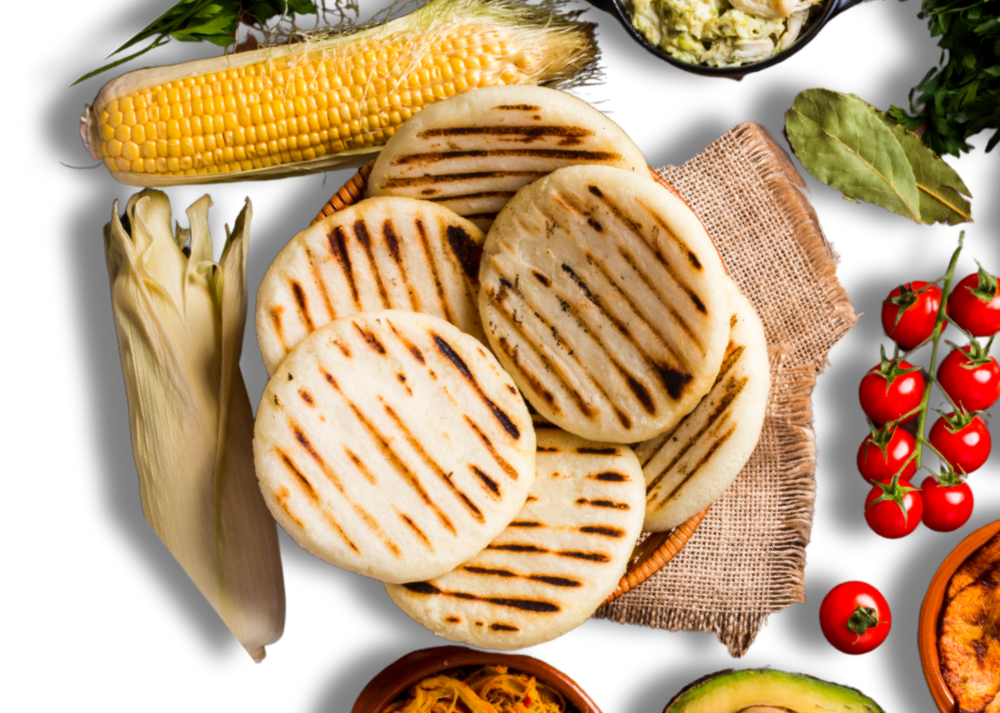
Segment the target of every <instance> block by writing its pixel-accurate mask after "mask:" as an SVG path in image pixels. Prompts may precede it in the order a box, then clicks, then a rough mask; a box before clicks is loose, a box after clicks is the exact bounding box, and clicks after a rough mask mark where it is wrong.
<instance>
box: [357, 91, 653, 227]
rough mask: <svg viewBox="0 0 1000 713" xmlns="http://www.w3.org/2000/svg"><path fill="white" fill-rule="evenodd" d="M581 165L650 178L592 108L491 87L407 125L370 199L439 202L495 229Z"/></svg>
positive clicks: (391, 146) (381, 165)
mask: <svg viewBox="0 0 1000 713" xmlns="http://www.w3.org/2000/svg"><path fill="white" fill-rule="evenodd" d="M581 163H597V164H606V165H609V166H617V167H618V168H622V169H628V170H630V171H635V172H637V174H638V175H641V176H643V177H646V174H647V171H648V169H647V167H646V160H645V159H644V158H643V156H642V152H641V151H639V148H638V147H637V146H636V145H635V144H634V143H633V142H632V140H631V139H630V138H629V137H628V136H627V135H626V134H625V132H624V131H622V130H621V128H620V127H619V126H618V125H617V124H615V123H614V122H613V121H611V120H610V119H608V118H607V117H606V116H604V114H602V113H601V112H599V111H597V109H594V108H593V107H592V106H590V105H589V104H587V102H585V101H582V100H580V99H577V98H576V97H574V96H571V95H569V94H566V93H565V92H560V91H557V90H555V89H546V88H544V87H533V86H527V85H517V86H509V87H488V88H484V89H477V90H476V91H474V92H469V93H468V94H462V95H459V96H456V97H453V98H452V99H449V100H447V101H444V102H441V103H439V104H432V105H430V106H428V107H426V108H425V109H424V110H423V111H421V112H420V113H419V114H418V115H416V116H415V117H413V118H412V119H410V120H409V121H408V122H406V123H405V124H403V126H402V127H400V129H399V130H398V131H397V132H396V133H395V134H394V135H393V137H392V138H391V139H389V141H388V143H387V144H386V146H385V148H384V149H383V150H382V153H381V154H379V157H378V159H377V160H376V161H375V167H374V168H373V170H372V173H371V176H370V177H369V178H368V193H367V195H369V196H381V195H397V196H411V197H413V198H423V199H425V200H430V201H434V202H436V203H439V204H441V205H444V206H447V207H448V208H451V209H452V210H453V211H455V212H456V213H458V214H459V215H464V216H465V217H466V218H468V219H469V220H471V221H472V222H473V223H475V224H476V225H478V226H479V227H481V228H482V229H483V230H488V229H489V226H490V224H491V223H492V222H493V219H494V218H495V217H496V215H497V213H498V212H499V211H500V209H501V208H503V206H504V204H505V203H506V202H507V201H508V200H510V199H511V197H512V196H513V195H514V193H516V192H517V190H518V189H519V188H521V186H524V185H525V184H527V183H531V182H532V181H534V180H536V179H538V178H541V177H542V176H545V175H547V174H548V173H551V172H552V171H554V170H555V169H557V168H562V167H564V166H572V165H575V164H581Z"/></svg>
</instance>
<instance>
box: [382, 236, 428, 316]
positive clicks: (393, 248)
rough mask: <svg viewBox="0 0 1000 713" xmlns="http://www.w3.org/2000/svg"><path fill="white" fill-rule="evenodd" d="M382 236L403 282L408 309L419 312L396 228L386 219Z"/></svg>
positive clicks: (415, 291) (414, 290)
mask: <svg viewBox="0 0 1000 713" xmlns="http://www.w3.org/2000/svg"><path fill="white" fill-rule="evenodd" d="M382 235H383V237H384V238H385V244H386V246H387V247H388V248H389V253H390V254H391V255H392V259H393V260H394V261H395V263H396V267H397V268H398V269H399V277H400V279H401V280H402V282H403V285H404V286H405V287H406V288H407V289H406V296H407V299H408V300H409V302H410V309H411V310H413V311H414V312H420V311H421V305H420V295H419V292H418V290H417V289H416V286H415V285H411V284H410V279H409V277H408V276H407V274H406V261H405V260H404V259H403V257H402V254H401V253H400V251H399V236H398V235H396V228H395V226H394V225H393V224H392V221H391V220H389V219H386V221H385V222H384V223H382Z"/></svg>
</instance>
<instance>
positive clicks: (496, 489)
mask: <svg viewBox="0 0 1000 713" xmlns="http://www.w3.org/2000/svg"><path fill="white" fill-rule="evenodd" d="M469 467H470V468H471V469H472V472H473V473H475V474H476V477H477V478H479V480H480V481H481V482H482V484H483V486H484V487H485V488H486V490H488V491H489V492H491V493H493V495H496V496H497V497H500V485H499V484H497V481H495V480H493V478H491V477H490V476H488V475H486V473H484V472H483V471H482V470H481V469H480V468H479V467H478V466H475V465H470V466H469Z"/></svg>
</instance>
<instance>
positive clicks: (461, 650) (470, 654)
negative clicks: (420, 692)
mask: <svg viewBox="0 0 1000 713" xmlns="http://www.w3.org/2000/svg"><path fill="white" fill-rule="evenodd" d="M490 665H500V666H507V667H508V668H510V669H512V670H514V671H519V672H521V673H526V674H529V675H531V676H534V677H535V678H537V679H538V680H540V681H544V682H545V683H547V684H548V685H549V686H551V687H552V688H554V689H556V690H557V691H559V693H561V694H562V695H563V697H564V698H565V699H566V701H567V702H568V703H570V704H571V705H572V706H573V707H574V708H575V709H576V711H575V712H574V713H601V709H600V708H598V707H597V704H596V703H594V702H593V701H592V700H591V699H590V696H588V695H587V694H586V693H585V692H584V690H583V689H582V688H580V686H579V685H578V684H577V683H576V681H574V680H573V679H572V678H570V677H569V676H567V675H566V674H565V673H563V672H562V671H560V670H559V669H557V668H554V667H553V666H550V665H549V664H547V663H545V662H544V661H539V660H538V659H536V658H532V657H531V656H520V655H517V654H499V653H494V652H490V651H477V650H475V649H468V648H466V647H464V646H437V647H435V648H432V649H421V650H420V651H414V652H413V653H410V654H407V655H406V656H404V657H403V658H401V659H398V660H397V661H396V662H395V663H392V664H389V666H387V667H386V668H384V669H382V672H381V673H379V674H378V675H377V676H375V678H373V679H372V680H371V681H369V682H368V685H367V686H365V688H364V690H363V691H361V695H359V696H358V699H357V700H356V701H355V702H354V707H353V708H351V713H381V712H382V711H383V710H385V708H386V706H388V705H389V704H390V703H392V702H393V701H395V700H396V699H397V698H399V697H400V696H401V695H403V694H404V693H405V692H406V690H407V689H408V688H410V686H412V685H413V684H415V683H418V682H419V681H421V680H423V679H425V678H427V677H428V676H433V675H435V674H437V673H440V672H441V671H447V670H448V669H452V668H459V667H461V666H490Z"/></svg>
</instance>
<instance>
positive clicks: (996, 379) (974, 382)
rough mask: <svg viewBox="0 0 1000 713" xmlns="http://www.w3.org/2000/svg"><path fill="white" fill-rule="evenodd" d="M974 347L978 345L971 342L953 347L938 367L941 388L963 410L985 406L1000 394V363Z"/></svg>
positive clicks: (978, 408) (999, 396) (978, 409)
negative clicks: (977, 352)
mask: <svg viewBox="0 0 1000 713" xmlns="http://www.w3.org/2000/svg"><path fill="white" fill-rule="evenodd" d="M976 351H981V347H979V348H978V349H977V348H973V346H972V345H971V344H970V345H966V346H964V347H962V348H961V350H959V349H952V350H951V352H950V353H949V354H948V356H946V357H945V358H944V359H943V360H941V366H939V367H938V373H937V380H938V383H939V384H940V385H941V388H942V389H944V390H945V392H946V393H947V394H948V395H949V396H950V397H951V399H952V401H954V402H955V403H957V404H958V405H959V406H961V407H962V408H964V409H965V410H966V411H982V410H983V409H988V408H989V407H990V406H992V405H993V404H994V403H995V402H996V400H997V398H1000V364H998V363H997V360H996V359H994V358H993V357H991V356H987V355H985V354H982V355H980V354H975V353H974V352H976ZM970 353H971V354H972V356H973V358H970Z"/></svg>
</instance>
